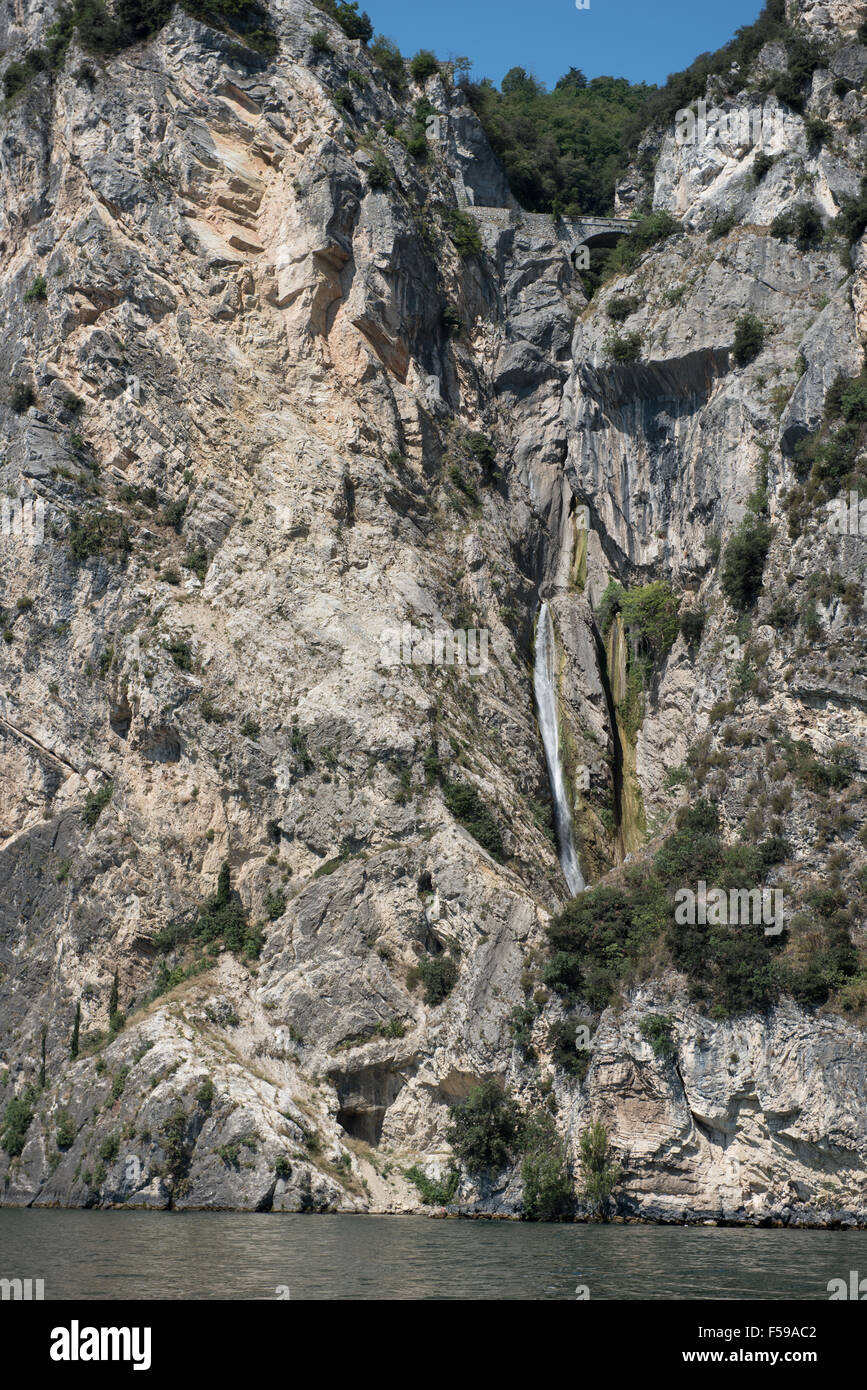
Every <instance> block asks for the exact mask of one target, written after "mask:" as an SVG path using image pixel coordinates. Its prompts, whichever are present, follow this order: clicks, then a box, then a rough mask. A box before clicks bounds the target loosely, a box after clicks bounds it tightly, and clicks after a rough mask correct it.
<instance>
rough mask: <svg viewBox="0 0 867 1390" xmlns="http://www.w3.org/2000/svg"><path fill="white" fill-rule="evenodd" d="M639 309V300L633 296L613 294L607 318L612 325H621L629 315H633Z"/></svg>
mask: <svg viewBox="0 0 867 1390" xmlns="http://www.w3.org/2000/svg"><path fill="white" fill-rule="evenodd" d="M640 308H641V300H640V299H639V298H638V296H637V295H634V294H615V295H614V296H613V297H612V299H611V301H610V303H609V305H608V309H607V311H606V312H607V314H608V317H609V318H610V319H611V321H612V323H623V321H624V320H625V319H628V318H629V316H630V314H634V313H635V311H636V309H640Z"/></svg>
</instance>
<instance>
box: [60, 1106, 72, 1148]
mask: <svg viewBox="0 0 867 1390" xmlns="http://www.w3.org/2000/svg"><path fill="white" fill-rule="evenodd" d="M75 1134H76V1129H75V1121H74V1120H73V1118H72V1116H71V1115H70V1113H69V1111H68V1110H58V1112H57V1133H56V1140H57V1147H58V1149H68V1148H70V1147H71V1146H72V1145H73V1144H74V1143H75Z"/></svg>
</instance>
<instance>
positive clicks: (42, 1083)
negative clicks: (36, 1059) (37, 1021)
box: [39, 1023, 48, 1089]
mask: <svg viewBox="0 0 867 1390" xmlns="http://www.w3.org/2000/svg"><path fill="white" fill-rule="evenodd" d="M47 1036H48V1027H47V1025H46V1024H44V1023H43V1025H42V1056H41V1060H40V1063H39V1086H40V1089H44V1087H45V1039H46V1037H47Z"/></svg>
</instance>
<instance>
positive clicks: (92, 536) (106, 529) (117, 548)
mask: <svg viewBox="0 0 867 1390" xmlns="http://www.w3.org/2000/svg"><path fill="white" fill-rule="evenodd" d="M131 549H132V541H131V540H130V535H129V531H128V530H127V528H126V526H125V525H124V520H123V517H122V516H121V515H120V513H119V512H109V511H106V510H105V508H102V507H97V508H95V509H94V510H93V511H89V512H88V513H87V514H86V515H84V516H81V515H77V516H74V517H73V519H72V527H71V529H70V532H69V553H70V554H71V555H72V557H73V559H74V560H87V559H90V558H91V557H92V556H94V555H112V554H113V555H115V556H117V557H119V558H120V557H123V556H125V555H128V554H129V552H130V550H131Z"/></svg>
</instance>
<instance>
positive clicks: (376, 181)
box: [367, 150, 394, 189]
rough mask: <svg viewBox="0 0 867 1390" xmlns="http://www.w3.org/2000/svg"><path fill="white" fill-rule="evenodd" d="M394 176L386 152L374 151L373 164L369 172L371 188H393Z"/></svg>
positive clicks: (368, 178)
mask: <svg viewBox="0 0 867 1390" xmlns="http://www.w3.org/2000/svg"><path fill="white" fill-rule="evenodd" d="M393 177H394V175H393V174H392V171H391V165H390V164H389V162H388V160H387V158H386V156H385V151H384V150H374V152H373V156H372V163H371V166H370V168H369V169H368V171H367V183H368V187H369V188H373V189H385V188H390V187H391V181H392V178H393Z"/></svg>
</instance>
